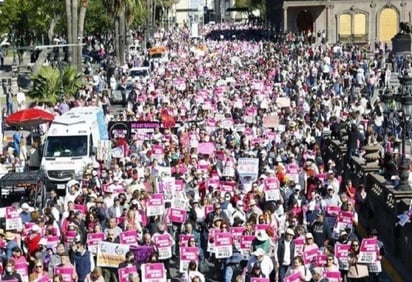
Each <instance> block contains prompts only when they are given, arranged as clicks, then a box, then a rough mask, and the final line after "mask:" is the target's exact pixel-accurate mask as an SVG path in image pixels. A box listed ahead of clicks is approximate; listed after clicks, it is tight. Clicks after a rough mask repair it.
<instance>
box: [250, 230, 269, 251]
mask: <svg viewBox="0 0 412 282" xmlns="http://www.w3.org/2000/svg"><path fill="white" fill-rule="evenodd" d="M255 236H256V237H255V239H253V241H252V252H253V251H256V250H257V249H262V250H264V251H265V253H266V254H269V253H270V250H271V244H270V238H269V236H268V234H267V233H266V231H265V230H259V231H257V232H256V235H255Z"/></svg>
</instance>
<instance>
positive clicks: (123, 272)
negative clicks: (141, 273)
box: [117, 265, 137, 282]
mask: <svg viewBox="0 0 412 282" xmlns="http://www.w3.org/2000/svg"><path fill="white" fill-rule="evenodd" d="M131 273H137V269H136V266H134V265H133V266H127V267H123V268H119V269H118V271H117V274H118V276H119V282H129V275H130V274H131Z"/></svg>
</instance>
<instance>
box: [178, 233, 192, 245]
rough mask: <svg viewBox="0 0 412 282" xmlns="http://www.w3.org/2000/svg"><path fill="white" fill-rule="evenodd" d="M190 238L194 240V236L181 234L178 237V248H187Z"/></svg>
mask: <svg viewBox="0 0 412 282" xmlns="http://www.w3.org/2000/svg"><path fill="white" fill-rule="evenodd" d="M192 238H194V236H193V235H191V234H181V235H180V236H179V246H181V247H185V246H187V245H188V243H189V240H190V239H192Z"/></svg>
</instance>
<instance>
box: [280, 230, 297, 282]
mask: <svg viewBox="0 0 412 282" xmlns="http://www.w3.org/2000/svg"><path fill="white" fill-rule="evenodd" d="M294 236H295V232H294V231H293V229H291V228H287V229H286V231H285V233H284V235H283V236H282V237H281V238H280V239H279V241H278V248H277V252H276V265H277V267H276V268H277V269H278V272H279V281H283V279H284V278H285V275H286V271H287V270H288V268H289V266H290V265H291V263H292V260H293V255H294V254H295V242H294V241H293V237H294Z"/></svg>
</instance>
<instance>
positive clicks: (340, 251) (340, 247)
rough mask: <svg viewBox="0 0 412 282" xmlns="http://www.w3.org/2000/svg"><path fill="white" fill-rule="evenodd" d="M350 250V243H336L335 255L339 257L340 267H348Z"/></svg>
mask: <svg viewBox="0 0 412 282" xmlns="http://www.w3.org/2000/svg"><path fill="white" fill-rule="evenodd" d="M349 250H350V245H349V244H336V245H335V256H336V258H337V259H338V263H339V269H347V268H348V266H349V264H348V255H349Z"/></svg>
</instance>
